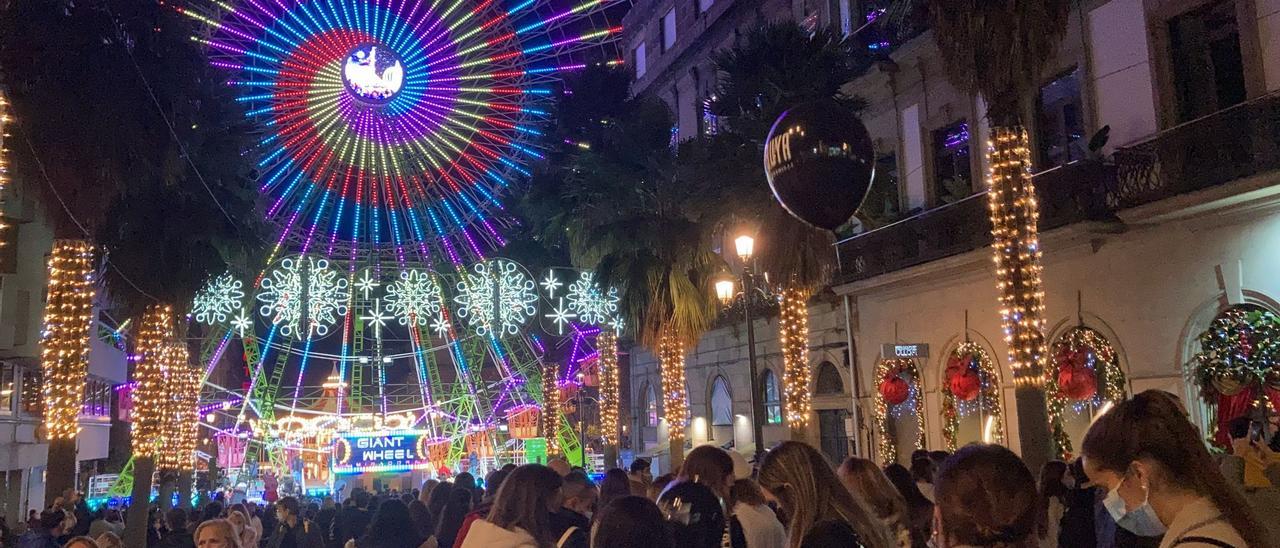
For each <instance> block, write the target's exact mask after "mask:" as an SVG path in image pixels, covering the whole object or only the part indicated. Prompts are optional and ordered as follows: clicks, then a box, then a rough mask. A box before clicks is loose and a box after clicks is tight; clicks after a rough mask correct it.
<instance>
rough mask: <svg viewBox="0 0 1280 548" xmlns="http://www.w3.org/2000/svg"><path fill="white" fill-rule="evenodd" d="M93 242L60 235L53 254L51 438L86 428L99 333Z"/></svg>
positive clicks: (47, 405)
mask: <svg viewBox="0 0 1280 548" xmlns="http://www.w3.org/2000/svg"><path fill="white" fill-rule="evenodd" d="M92 263H93V246H91V245H89V243H88V242H86V241H83V240H57V241H55V242H54V243H53V252H52V255H51V256H50V257H49V297H48V303H47V304H46V305H45V316H44V333H43V337H42V338H41V342H40V346H41V360H40V367H41V369H42V373H43V376H44V393H43V397H44V420H45V429H46V430H47V431H48V435H49V439H50V440H70V439H75V437H76V434H78V433H80V419H79V417H80V412H81V410H82V407H83V406H84V387H85V375H86V374H87V373H88V369H89V337H90V336H91V335H92V334H93V294H94V287H93V266H92Z"/></svg>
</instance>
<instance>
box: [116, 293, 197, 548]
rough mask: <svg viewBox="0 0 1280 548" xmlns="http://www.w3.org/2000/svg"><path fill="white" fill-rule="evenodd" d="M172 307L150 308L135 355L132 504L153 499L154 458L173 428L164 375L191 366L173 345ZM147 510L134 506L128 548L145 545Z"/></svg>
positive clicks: (178, 346)
mask: <svg viewBox="0 0 1280 548" xmlns="http://www.w3.org/2000/svg"><path fill="white" fill-rule="evenodd" d="M173 327H174V318H173V307H171V306H169V305H164V304H154V305H151V306H149V307H147V310H146V312H145V313H144V314H143V316H142V321H141V322H140V325H139V326H138V338H137V344H136V350H135V358H136V359H137V364H136V365H135V366H134V370H133V380H134V381H135V382H137V385H136V387H135V388H134V389H133V394H132V397H133V404H134V405H133V409H134V411H133V431H132V437H133V466H134V469H133V470H134V472H133V493H132V494H131V496H132V499H133V500H134V501H146V500H148V499H149V498H150V497H151V483H152V476H153V475H154V474H155V471H156V458H157V455H158V453H159V452H160V449H161V446H162V440H163V439H164V435H165V430H167V428H166V427H167V426H168V425H169V418H168V417H169V415H168V414H167V413H168V412H169V411H170V410H171V409H172V408H173V406H172V405H170V404H169V403H168V401H167V399H168V397H169V396H170V394H171V391H170V389H169V388H168V387H167V386H166V382H167V379H166V372H167V371H168V370H169V369H170V367H171V365H172V364H175V363H178V364H182V365H185V364H186V363H187V349H186V347H185V346H184V345H183V344H182V343H181V342H178V341H175V340H174V332H173ZM148 507H149V505H148V504H133V505H131V506H130V507H129V515H128V519H127V520H126V522H127V523H129V524H131V525H130V526H129V527H128V528H127V530H126V531H125V539H124V540H125V545H126V546H143V545H145V544H146V540H147V527H146V525H147V521H148V520H147V510H148Z"/></svg>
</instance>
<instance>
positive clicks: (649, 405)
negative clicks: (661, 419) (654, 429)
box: [644, 384, 658, 426]
mask: <svg viewBox="0 0 1280 548" xmlns="http://www.w3.org/2000/svg"><path fill="white" fill-rule="evenodd" d="M644 425H645V426H657V425H658V395H657V394H655V393H654V392H653V385H652V384H650V385H647V386H645V388H644Z"/></svg>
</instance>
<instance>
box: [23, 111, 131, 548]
mask: <svg viewBox="0 0 1280 548" xmlns="http://www.w3.org/2000/svg"><path fill="white" fill-rule="evenodd" d="M0 97H2V95H0ZM0 144H3V145H8V146H10V147H12V146H13V145H11V144H9V143H5V142H3V141H0ZM3 148H4V147H3V146H0V149H3ZM0 153H2V152H0ZM0 175H2V174H0ZM37 184H42V183H39V182H32V181H26V180H23V179H20V178H14V179H12V180H10V181H9V183H8V185H7V186H5V188H4V191H3V193H2V194H0V219H3V223H4V224H5V225H6V228H4V229H3V230H0V240H3V242H4V244H3V246H0V471H2V472H0V515H2V516H4V518H5V519H6V520H7V523H9V524H10V525H11V526H12V525H16V524H18V523H20V522H23V521H24V520H25V519H26V512H27V510H28V509H37V510H38V509H43V508H45V506H46V504H45V503H46V501H45V482H44V479H45V477H44V474H45V465H46V464H47V462H48V453H49V444H48V442H47V441H46V440H45V438H44V434H43V426H42V417H43V408H42V403H41V400H42V397H41V392H42V389H43V380H42V375H41V371H40V336H41V328H42V325H43V322H44V307H45V301H46V296H47V295H46V287H47V285H48V259H49V253H50V251H51V250H52V248H53V239H54V231H53V227H52V224H51V222H50V220H49V218H48V216H47V215H46V214H45V210H44V209H43V207H44V205H43V204H42V203H41V201H40V197H39V194H38V192H37V188H38V187H37V186H36V185H37ZM95 327H96V329H95V335H97V334H99V333H101V334H103V336H102V337H98V336H95V337H94V338H92V340H91V341H92V345H91V348H90V352H89V378H88V381H87V383H86V386H85V402H84V410H83V414H82V415H81V419H80V426H81V430H80V434H79V436H78V437H77V451H78V460H79V461H80V467H79V469H80V477H79V478H78V479H79V484H81V485H83V483H84V482H85V481H87V479H88V477H89V475H91V474H92V473H94V470H96V469H100V467H101V465H102V464H104V461H105V459H107V457H108V454H109V452H110V448H111V446H112V443H111V437H112V436H111V433H112V420H113V417H112V409H113V408H114V407H113V398H114V395H115V390H114V387H116V386H117V385H119V384H121V383H124V382H125V380H126V379H127V373H128V370H127V361H126V358H125V353H124V352H123V351H122V350H121V349H120V348H117V347H116V346H115V345H114V344H112V343H111V342H108V341H110V337H109V336H107V335H106V334H110V333H112V331H113V329H112V328H110V327H108V326H107V324H104V323H102V322H98V324H97V325H96V326H95ZM104 339H105V340H104ZM49 502H52V501H49Z"/></svg>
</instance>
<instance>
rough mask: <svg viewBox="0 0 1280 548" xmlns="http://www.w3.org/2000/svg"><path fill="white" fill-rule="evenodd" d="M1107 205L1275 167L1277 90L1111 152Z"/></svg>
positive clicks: (1278, 155) (1279, 160) (1279, 113)
mask: <svg viewBox="0 0 1280 548" xmlns="http://www.w3.org/2000/svg"><path fill="white" fill-rule="evenodd" d="M1114 159H1115V164H1116V168H1117V176H1116V184H1115V186H1114V187H1112V188H1110V189H1108V192H1107V206H1108V207H1110V208H1111V209H1114V210H1121V209H1128V208H1132V207H1136V206H1140V205H1144V204H1149V203H1152V202H1156V201H1159V200H1163V199H1165V198H1169V197H1173V196H1177V195H1179V194H1186V193H1189V192H1195V191H1198V190H1204V189H1207V188H1211V187H1214V186H1219V185H1223V184H1226V183H1229V182H1231V181H1235V180H1239V179H1243V178H1247V177H1251V176H1254V175H1258V174H1261V173H1265V172H1267V171H1274V170H1277V169H1280V94H1272V95H1268V96H1265V97H1261V98H1259V99H1255V100H1253V101H1249V102H1246V103H1241V104H1239V105H1236V106H1234V107H1230V108H1227V109H1224V110H1221V111H1218V112H1215V113H1213V114H1210V115H1208V116H1205V117H1203V118H1199V119H1196V120H1192V121H1190V122H1187V123H1184V124H1181V125H1178V126H1174V127H1172V128H1169V129H1167V130H1165V131H1162V132H1160V133H1158V134H1156V135H1155V136H1153V137H1152V138H1151V139H1148V140H1146V141H1143V142H1141V143H1138V144H1135V145H1131V146H1126V147H1123V148H1119V149H1117V150H1116V151H1115V155H1114Z"/></svg>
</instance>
